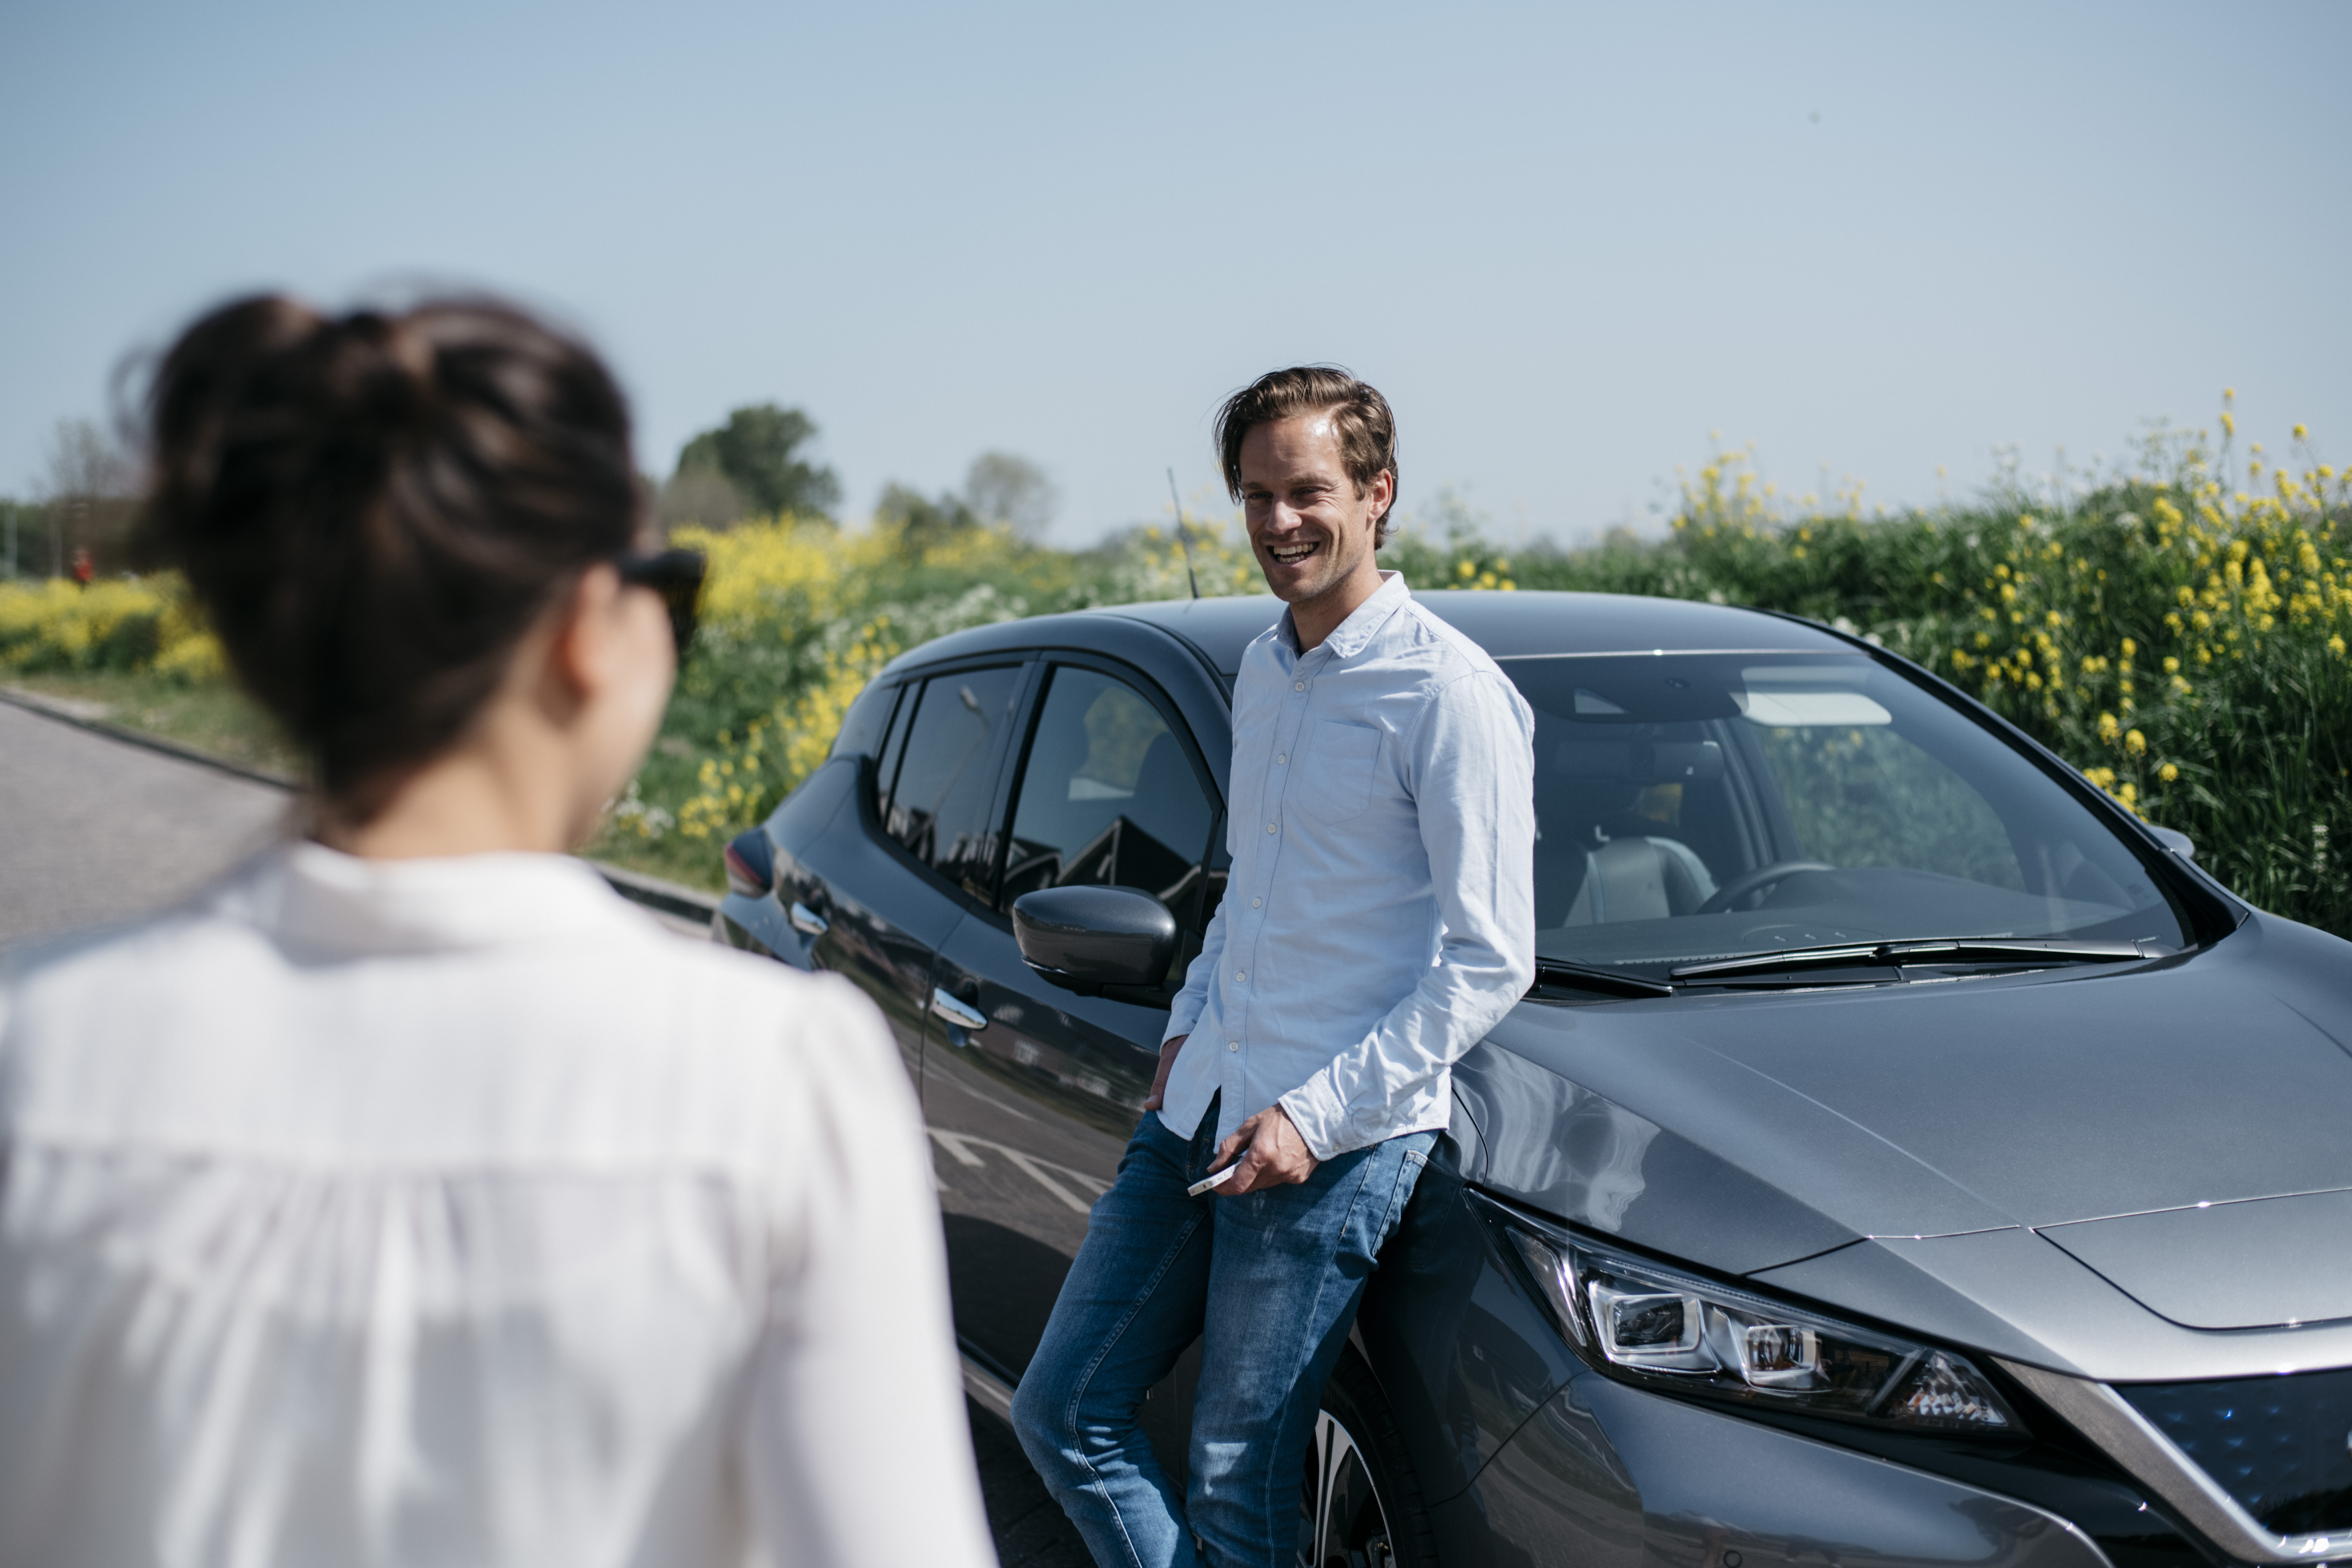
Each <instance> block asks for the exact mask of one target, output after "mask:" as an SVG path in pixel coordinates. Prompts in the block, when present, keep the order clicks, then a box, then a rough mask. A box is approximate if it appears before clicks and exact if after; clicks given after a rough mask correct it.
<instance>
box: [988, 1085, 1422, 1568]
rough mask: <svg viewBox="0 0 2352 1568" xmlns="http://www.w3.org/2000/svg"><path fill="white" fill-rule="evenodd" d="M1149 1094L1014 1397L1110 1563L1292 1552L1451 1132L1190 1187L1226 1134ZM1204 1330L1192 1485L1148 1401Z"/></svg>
mask: <svg viewBox="0 0 2352 1568" xmlns="http://www.w3.org/2000/svg"><path fill="white" fill-rule="evenodd" d="M1216 1124H1217V1119H1216V1114H1215V1111H1214V1110H1211V1111H1210V1113H1209V1114H1208V1115H1206V1116H1203V1117H1202V1119H1201V1130H1200V1131H1199V1133H1198V1134H1197V1135H1196V1136H1195V1137H1194V1138H1192V1140H1191V1141H1190V1142H1187V1141H1186V1140H1184V1139H1181V1138H1179V1137H1177V1136H1176V1135H1175V1134H1174V1133H1173V1132H1171V1131H1168V1129H1167V1127H1166V1126H1165V1125H1163V1124H1162V1123H1161V1121H1160V1116H1159V1113H1158V1112H1156V1111H1146V1112H1145V1113H1144V1117H1143V1121H1142V1123H1141V1125H1139V1127H1137V1129H1136V1130H1135V1136H1134V1137H1133V1138H1132V1139H1130V1140H1129V1142H1128V1145H1127V1152H1126V1154H1125V1155H1124V1156H1123V1157H1122V1158H1121V1159H1120V1161H1119V1165H1118V1180H1117V1181H1116V1182H1114V1183H1113V1184H1111V1188H1110V1190H1109V1191H1108V1192H1107V1193H1105V1194H1103V1195H1102V1196H1101V1197H1100V1198H1099V1199H1097V1201H1096V1203H1095V1206H1094V1212H1093V1214H1092V1215H1091V1216H1090V1217H1089V1218H1088V1220H1087V1239H1086V1242H1085V1244H1084V1245H1083V1246H1081V1247H1079V1248H1078V1256H1077V1258H1076V1262H1074V1263H1073V1264H1072V1265H1071V1267H1070V1273H1069V1278H1068V1279H1066V1280H1064V1281H1063V1284H1062V1294H1061V1296H1060V1299H1059V1300H1056V1301H1055V1303H1054V1315H1053V1317H1052V1318H1051V1320H1049V1321H1047V1323H1046V1325H1045V1338H1044V1340H1043V1341H1042V1342H1040V1343H1039V1345H1038V1347H1037V1353H1036V1356H1035V1357H1034V1359H1033V1360H1032V1361H1031V1362H1030V1363H1029V1370H1028V1371H1027V1372H1026V1373H1024V1374H1023V1376H1022V1379H1021V1386H1020V1388H1019V1390H1018V1391H1017V1392H1016V1393H1015V1394H1014V1395H1013V1426H1014V1427H1015V1429H1016V1430H1017V1431H1018V1432H1019V1434H1020V1436H1021V1446H1022V1447H1023V1448H1024V1450H1025V1451H1026V1452H1027V1453H1028V1455H1029V1459H1030V1462H1031V1463H1032V1464H1034V1465H1035V1466H1036V1467H1037V1472H1038V1474H1039V1475H1041V1476H1043V1477H1044V1478H1045V1485H1046V1486H1047V1488H1048V1489H1051V1490H1052V1492H1053V1493H1054V1495H1055V1498H1057V1499H1058V1500H1060V1502H1061V1504H1062V1507H1063V1508H1064V1509H1065V1510H1067V1511H1068V1513H1069V1516H1070V1519H1071V1521H1072V1522H1073V1523H1075V1524H1076V1526H1077V1528H1078V1533H1079V1535H1080V1536H1082V1537H1084V1538H1085V1541H1086V1543H1087V1550H1088V1551H1090V1552H1093V1553H1094V1559H1095V1561H1096V1562H1097V1563H1100V1564H1102V1565H1103V1568H1193V1565H1194V1564H1196V1563H1200V1561H1201V1558H1200V1555H1199V1553H1197V1552H1195V1551H1194V1548H1193V1541H1194V1537H1196V1536H1197V1537H1198V1538H1199V1541H1200V1544H1201V1546H1202V1548H1203V1549H1204V1550H1205V1551H1206V1552H1207V1556H1208V1561H1209V1562H1210V1563H1213V1564H1215V1565H1216V1568H1228V1565H1235V1568H1238V1565H1241V1564H1249V1565H1251V1568H1292V1565H1293V1564H1295V1563H1297V1553H1298V1535H1299V1528H1300V1518H1299V1488H1300V1483H1301V1480H1302V1479H1303V1477H1304V1464H1303V1458H1302V1457H1303V1456H1304V1455H1305V1453H1306V1451H1307V1443H1308V1442H1309V1440H1310V1439H1311V1437H1312V1436H1313V1433H1314V1422H1315V1411H1316V1401H1317V1399H1318V1396H1319V1395H1320V1394H1322V1392H1323V1384H1324V1380H1325V1379H1326V1378H1328V1376H1329V1375H1330V1373H1331V1368H1332V1365H1333V1363H1336V1362H1337V1361H1338V1360H1339V1351H1340V1349H1341V1347H1342V1346H1344V1345H1345V1344H1346V1343H1347V1340H1348V1330H1349V1325H1350V1324H1351V1323H1352V1322H1353V1321H1355V1316H1356V1307H1357V1304H1358V1302H1360V1300H1362V1298H1363V1293H1364V1281H1365V1279H1366V1278H1367V1277H1368V1276H1370V1273H1371V1271H1372V1267H1373V1263H1374V1260H1375V1259H1376V1258H1378V1256H1379V1254H1380V1249H1381V1243H1382V1242H1384V1241H1386V1240H1387V1239H1388V1237H1389V1235H1390V1233H1391V1231H1393V1230H1394V1229H1395V1228H1396V1226H1397V1223H1398V1221H1399V1220H1401V1219H1402V1217H1403V1215H1404V1207H1405V1203H1406V1201H1407V1200H1408V1199H1409V1198H1411V1197H1412V1186H1413V1183H1414V1181H1415V1180H1416V1179H1417V1178H1418V1177H1419V1176H1420V1174H1421V1170H1422V1166H1423V1164H1424V1163H1427V1160H1428V1154H1429V1150H1430V1147H1431V1145H1432V1144H1433V1143H1434V1142H1436V1139H1437V1135H1436V1134H1435V1133H1434V1132H1414V1133H1408V1134H1406V1135H1405V1136H1403V1137H1401V1138H1391V1139H1390V1140H1389V1141H1388V1142H1384V1143H1376V1144H1374V1145H1372V1146H1371V1147H1370V1148H1369V1149H1358V1150H1354V1151H1351V1152H1349V1153H1345V1154H1341V1155H1339V1156H1337V1157H1336V1158H1334V1159H1330V1160H1326V1161H1324V1162H1323V1163H1321V1164H1319V1165H1318V1166H1317V1167H1316V1168H1315V1173H1314V1174H1313V1175H1312V1176H1309V1177H1308V1178H1307V1180H1306V1181H1305V1182H1303V1183H1300V1184H1296V1185H1292V1186H1283V1187H1271V1188H1268V1189H1266V1190H1265V1191H1263V1192H1255V1193H1245V1194H1243V1195H1242V1196H1240V1197H1237V1198H1223V1197H1217V1196H1214V1195H1203V1196H1201V1197H1197V1198H1192V1197H1187V1196H1185V1195H1184V1189H1185V1187H1186V1186H1187V1185H1189V1184H1192V1182H1196V1181H1198V1180H1200V1178H1201V1177H1202V1175H1203V1174H1205V1173H1206V1172H1207V1166H1208V1161H1209V1159H1210V1157H1211V1155H1212V1154H1213V1152H1214V1149H1215V1133H1214V1130H1215V1128H1216ZM1196 1337H1198V1338H1200V1339H1201V1340H1202V1346H1201V1382H1200V1386H1199V1389H1198V1391H1197V1393H1196V1394H1195V1395H1194V1397H1193V1405H1192V1448H1191V1467H1192V1485H1191V1489H1190V1492H1189V1495H1188V1496H1187V1497H1185V1498H1183V1499H1179V1498H1178V1497H1177V1495H1176V1492H1175V1489H1174V1488H1173V1487H1172V1486H1171V1485H1170V1483H1169V1479H1168V1476H1167V1473H1166V1472H1165V1471H1163V1470H1162V1469H1161V1468H1160V1461H1159V1459H1158V1458H1156V1457H1155V1456H1154V1455H1153V1454H1152V1451H1151V1445H1150V1440H1149V1439H1148V1438H1147V1437H1145V1436H1144V1433H1143V1427H1142V1425H1141V1422H1140V1421H1139V1415H1140V1413H1141V1410H1142V1406H1143V1395H1144V1392H1145V1391H1146V1390H1147V1389H1149V1388H1150V1387H1151V1386H1152V1384H1156V1383H1158V1382H1159V1381H1160V1379H1161V1378H1163V1377H1165V1376H1166V1375H1168V1371H1169V1369H1170V1368H1171V1367H1172V1366H1174V1365H1175V1364H1176V1358H1177V1357H1178V1356H1179V1355H1181V1354H1182V1353H1183V1352H1184V1349H1185V1347H1186V1346H1188V1345H1190V1344H1191V1343H1192V1341H1193V1340H1194V1339H1195V1338H1196Z"/></svg>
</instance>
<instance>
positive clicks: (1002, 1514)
mask: <svg viewBox="0 0 2352 1568" xmlns="http://www.w3.org/2000/svg"><path fill="white" fill-rule="evenodd" d="M287 810H288V799H287V795H286V793H285V792H284V791H283V790H281V789H278V788H277V787H276V786H274V785H271V784H258V783H256V782H254V781H253V780H250V779H246V778H240V777H237V776H236V775H235V774H232V773H223V772H220V771H218V770H217V769H214V768H209V767H206V766H205V765H204V764H202V763H191V762H186V761H184V760H182V759H181V758H178V757H173V756H167V755H163V754H162V753H159V752H152V751H148V750H147V749H145V748H144V747H141V746H136V745H132V744H130V743H129V742H122V741H118V740H114V739H112V738H110V737H109V736H106V735H101V734H97V733H93V732H92V731H88V730H84V729H80V728H79V727H77V726H75V725H72V724H68V723H66V722H64V721H60V720H57V719H51V718H47V717H45V716H43V715H41V714H38V713H33V712H28V711H26V710H24V709H21V708H17V707H15V706H12V705H9V704H6V703H0V946H6V945H9V944H11V943H14V942H25V941H29V940H37V939H39V938H41V937H44V936H48V935H53V934H57V933H59V932H63V931H73V930H77V929H80V928H84V927H89V926H96V925H103V924H107V923H110V922H112V921H121V920H127V919H131V918H132V917H135V916H138V915H142V914H145V913H148V912H150V911H151V910H159V909H163V908H165V907H167V906H169V905H171V904H173V903H174V902H177V901H178V900H181V899H183V898H185V897H186V896H187V895H188V894H190V893H192V892H194V891H195V890H196V889H200V888H202V887H203V886H204V885H205V883H207V882H209V881H211V880H212V879H215V877H218V876H219V875H221V874H222V873H223V872H225V871H226V870H228V869H229V868H232V867H234V866H236V864H237V863H238V862H239V861H241V860H243V859H244V858H246V857H247V856H248V855H250V854H252V853H253V852H254V851H255V850H257V849H258V848H260V847H262V846H264V845H266V844H267V843H268V842H269V841H270V839H272V838H273V837H276V836H277V835H278V833H279V832H280V831H282V829H283V826H284V824H285V821H286V814H287ZM966 1405H967V1408H968V1410H969V1412H970V1415H971V1436H972V1449H973V1452H974V1454H975V1455H976V1456H977V1458H979V1461H980V1482H981V1493H982V1497H983V1498H984V1499H985V1500H986V1501H987V1504H988V1520H989V1524H990V1526H991V1527H992V1530H993V1531H994V1533H995V1536H996V1550H997V1552H998V1555H999V1556H1000V1558H1001V1559H1002V1560H1003V1568H1087V1564H1088V1562H1089V1559H1088V1558H1087V1553H1086V1549H1085V1548H1084V1547H1083V1546H1081V1545H1080V1544H1079V1543H1078V1539H1077V1536H1076V1532H1075V1531H1072V1530H1071V1528H1070V1522H1069V1521H1068V1519H1067V1518H1066V1517H1065V1516H1064V1514H1063V1512H1062V1510H1061V1509H1060V1508H1059V1507H1058V1506H1056V1505H1055V1502H1054V1501H1053V1500H1052V1499H1051V1498H1049V1497H1047V1496H1046V1495H1045V1488H1044V1487H1043V1486H1042V1485H1041V1484H1039V1482H1038V1480H1037V1476H1036V1472H1035V1471H1034V1470H1033V1469H1031V1468H1030V1466H1029V1460H1028V1458H1027V1456H1025V1455H1024V1454H1023V1453H1022V1452H1021V1448H1020V1446H1019V1445H1018V1444H1017V1443H1015V1442H1014V1441H1013V1434H1012V1432H1011V1430H1010V1429H1009V1428H1007V1427H1006V1426H1005V1425H1004V1424H1003V1422H1002V1421H1001V1420H999V1419H998V1418H997V1417H996V1416H995V1415H993V1414H992V1413H990V1412H989V1411H986V1410H984V1409H982V1407H980V1406H979V1405H973V1404H971V1402H970V1401H969V1400H967V1401H966Z"/></svg>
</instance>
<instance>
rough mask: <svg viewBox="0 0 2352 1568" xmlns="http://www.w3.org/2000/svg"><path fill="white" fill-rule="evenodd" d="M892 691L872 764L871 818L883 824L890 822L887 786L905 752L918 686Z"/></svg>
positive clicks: (890, 782) (895, 775) (895, 780)
mask: <svg viewBox="0 0 2352 1568" xmlns="http://www.w3.org/2000/svg"><path fill="white" fill-rule="evenodd" d="M900 690H902V691H903V696H900V692H899V691H894V692H893V693H892V695H893V696H894V697H897V698H898V699H899V700H898V702H897V704H896V706H895V707H894V709H893V710H892V711H891V715H890V733H889V735H888V736H887V738H886V739H885V740H884V741H883V742H882V750H881V752H880V753H879V755H878V756H877V760H876V762H875V764H874V819H875V820H876V821H877V822H879V823H882V824H884V825H885V826H887V825H888V823H889V821H890V789H891V785H892V784H895V783H896V782H897V780H898V759H899V758H901V757H903V756H905V755H906V754H907V730H908V726H909V725H911V724H913V723H914V721H915V698H916V696H917V694H918V693H919V691H920V690H921V688H920V687H919V685H909V686H908V687H906V688H903V689H900Z"/></svg>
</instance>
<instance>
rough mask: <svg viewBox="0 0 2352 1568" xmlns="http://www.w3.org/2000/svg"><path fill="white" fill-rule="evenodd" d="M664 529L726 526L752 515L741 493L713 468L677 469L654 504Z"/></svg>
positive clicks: (749, 505) (748, 503)
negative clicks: (688, 525)
mask: <svg viewBox="0 0 2352 1568" xmlns="http://www.w3.org/2000/svg"><path fill="white" fill-rule="evenodd" d="M656 510H657V511H658V512H659V514H660V516H661V521H662V526H663V527H664V528H676V527H677V526H678V524H680V523H685V522H693V523H699V524H701V525H702V526H703V527H705V528H726V527H729V526H730V525H731V524H733V523H736V522H739V521H741V520H742V519H744V518H747V517H749V516H751V503H750V502H748V501H746V500H744V499H743V492H742V491H740V490H739V489H736V488H735V487H734V485H733V484H731V483H730V482H729V480H728V478H727V476H726V475H724V474H722V473H720V472H719V470H718V469H716V468H680V469H679V470H678V471H677V473H675V474H672V475H671V476H670V480H669V483H667V484H666V485H664V486H662V488H661V491H660V497H659V500H657V502H656Z"/></svg>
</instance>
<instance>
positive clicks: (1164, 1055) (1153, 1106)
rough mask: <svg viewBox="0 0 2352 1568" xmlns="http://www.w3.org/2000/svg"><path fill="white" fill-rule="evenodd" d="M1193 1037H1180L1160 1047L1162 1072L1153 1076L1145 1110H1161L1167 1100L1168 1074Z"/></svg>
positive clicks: (1145, 1097)
mask: <svg viewBox="0 0 2352 1568" xmlns="http://www.w3.org/2000/svg"><path fill="white" fill-rule="evenodd" d="M1191 1038H1192V1036H1190V1035H1179V1036H1177V1037H1175V1038H1174V1039H1172V1040H1168V1041H1165V1042H1163V1043H1162V1044H1161V1046H1160V1070H1159V1071H1158V1072H1156V1073H1153V1074H1152V1075H1151V1092H1150V1094H1147V1095H1145V1096H1144V1097H1143V1109H1144V1110H1159V1109H1160V1101H1161V1100H1164V1099H1166V1098H1167V1096H1168V1074H1169V1072H1170V1070H1171V1069H1172V1068H1174V1067H1175V1066H1176V1053H1177V1052H1178V1051H1181V1050H1182V1049H1183V1048H1184V1042H1185V1041H1187V1040H1189V1039H1191Z"/></svg>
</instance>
